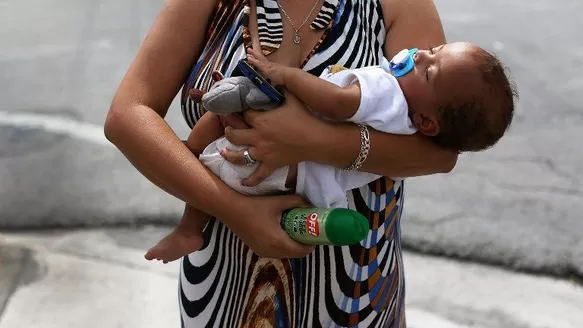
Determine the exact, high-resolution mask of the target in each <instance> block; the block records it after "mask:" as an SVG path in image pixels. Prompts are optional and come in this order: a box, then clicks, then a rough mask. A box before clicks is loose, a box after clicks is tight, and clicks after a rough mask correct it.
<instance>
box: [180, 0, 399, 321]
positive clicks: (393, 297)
mask: <svg viewBox="0 0 583 328" xmlns="http://www.w3.org/2000/svg"><path fill="white" fill-rule="evenodd" d="M257 6H258V8H257V12H258V16H259V17H258V24H259V27H260V29H259V32H260V44H261V46H262V50H263V51H264V52H270V51H276V50H277V48H278V47H279V44H280V43H281V30H280V29H281V26H282V25H281V24H282V23H281V16H280V15H279V11H277V12H276V11H275V10H272V9H273V8H277V3H276V2H275V0H258V1H257ZM248 13H249V8H248V3H247V2H246V0H220V1H219V4H218V5H217V8H216V10H215V12H214V14H213V17H214V19H213V22H211V24H210V26H209V32H208V35H207V43H206V47H205V49H204V51H203V53H202V55H201V56H200V58H199V60H198V61H197V63H196V64H195V66H194V67H193V70H192V74H191V75H190V76H189V78H188V80H187V81H186V82H185V84H184V89H183V92H182V111H183V115H184V118H185V120H186V122H187V123H188V124H189V126H191V127H192V126H193V125H194V124H195V123H196V121H197V120H198V119H199V118H200V116H201V115H202V114H203V113H204V109H203V108H200V107H199V106H198V105H197V104H196V103H193V102H192V101H191V100H190V99H189V98H188V90H189V89H190V88H193V87H194V88H197V89H201V90H208V88H209V87H210V84H211V83H212V77H211V75H212V72H213V71H214V70H219V71H221V72H222V73H223V74H224V75H225V76H229V74H230V73H231V72H232V70H233V68H234V66H235V65H236V61H237V60H238V59H240V58H243V57H244V56H245V47H246V46H249V45H250V37H249V31H248V29H247V24H248V21H249V16H248ZM262 15H263V16H262ZM311 26H312V28H325V29H326V32H325V33H324V36H323V37H322V39H321V40H320V42H319V43H318V45H317V47H316V49H314V51H312V54H311V55H310V56H309V58H307V59H306V61H305V62H304V65H302V68H303V69H304V70H306V71H309V72H310V73H312V74H315V75H319V74H320V73H321V72H322V70H323V69H324V68H325V67H327V66H328V65H332V64H339V65H342V66H345V67H348V68H356V67H362V66H366V65H377V64H378V63H379V62H380V59H381V58H382V56H383V47H382V45H383V43H384V38H385V27H384V23H383V17H382V11H381V8H380V3H379V0H374V1H366V0H339V1H338V0H325V4H324V5H323V6H322V9H321V10H320V12H319V13H318V15H317V18H316V19H315V20H314V21H313V22H312V23H311ZM403 188H404V185H403V183H402V182H394V181H392V180H390V179H386V178H381V179H379V180H377V181H374V182H372V183H370V184H368V185H366V186H362V187H361V188H357V189H354V190H352V191H350V192H349V193H348V194H347V197H348V199H349V207H350V208H353V209H356V210H358V211H359V212H360V213H363V214H364V215H365V216H367V217H368V219H369V222H370V231H369V233H368V236H367V238H366V239H365V240H364V241H362V242H361V243H360V244H357V245H353V246H349V247H332V246H320V247H317V248H316V249H315V251H314V252H313V253H312V254H310V255H309V256H307V257H306V258H302V259H291V260H266V259H261V258H258V257H257V256H256V255H255V254H254V253H253V252H252V251H251V250H250V249H249V248H248V247H247V246H245V245H244V244H243V243H242V242H241V240H239V239H238V238H237V236H235V235H234V234H233V233H232V232H231V231H230V230H229V229H227V228H226V227H225V226H224V225H223V224H222V223H221V222H219V221H218V220H212V221H211V222H210V223H209V225H208V226H207V228H206V230H205V233H204V240H205V242H204V246H203V248H202V249H201V250H200V251H198V252H195V253H193V254H190V255H188V256H186V257H184V258H183V260H182V262H181V274H180V284H179V287H180V288H179V300H180V308H181V319H182V325H183V327H185V328H195V327H249V328H254V327H290V328H291V327H355V326H357V327H372V328H376V327H385V328H402V327H405V319H404V295H405V294H404V280H403V261H402V257H401V239H400V238H401V234H400V218H401V213H402V208H403V201H404V198H403V190H404V189H403Z"/></svg>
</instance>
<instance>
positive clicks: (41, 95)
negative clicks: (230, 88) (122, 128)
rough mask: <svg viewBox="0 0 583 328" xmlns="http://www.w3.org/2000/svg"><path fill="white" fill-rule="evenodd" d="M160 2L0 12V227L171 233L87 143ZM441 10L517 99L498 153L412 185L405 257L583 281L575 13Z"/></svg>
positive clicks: (173, 114) (171, 216)
mask: <svg viewBox="0 0 583 328" xmlns="http://www.w3.org/2000/svg"><path fill="white" fill-rule="evenodd" d="M162 3H163V2H162V1H158V0H140V1H138V0H132V1H116V0H101V1H72V0H60V1H57V0H44V1H40V0H30V1H17V0H5V1H1V2H0V44H1V50H0V72H1V74H0V99H1V100H0V227H2V228H4V229H10V228H31V227H37V228H42V227H46V226H69V227H70V226H79V225H93V226H101V225H106V224H112V225H115V224H130V225H136V224H140V223H144V222H166V223H174V222H176V220H177V219H178V216H179V213H180V211H181V209H182V207H181V204H180V202H178V201H177V200H175V199H172V198H171V197H169V196H167V195H166V194H165V193H163V192H161V191H159V190H158V189H157V188H155V187H154V186H153V185H152V184H150V183H149V182H148V181H147V180H146V179H144V178H143V177H141V175H140V174H139V173H138V172H137V171H136V170H135V169H133V167H131V165H129V164H128V162H127V161H126V160H125V158H124V157H123V156H121V154H120V153H119V152H118V151H116V150H115V149H113V148H112V147H109V146H104V141H103V137H102V136H99V135H98V134H95V131H99V130H100V129H101V124H102V123H103V120H104V118H105V113H106V111H107V109H108V106H109V102H110V99H111V97H112V95H113V93H114V91H115V89H116V87H117V85H118V83H119V81H120V79H121V77H122V76H123V74H124V72H125V70H126V68H127V66H128V65H129V63H130V61H131V59H132V58H133V56H134V55H135V52H136V49H137V47H138V46H139V44H140V42H141V40H142V38H143V37H144V35H145V33H146V31H147V29H148V27H149V25H150V24H151V22H152V20H153V18H154V16H155V14H156V12H157V10H158V9H159V8H160V6H161V5H162ZM437 5H438V8H439V10H440V12H441V16H442V17H443V21H444V24H445V28H446V32H447V34H448V37H449V39H450V40H461V39H463V40H472V41H475V42H477V43H479V44H481V45H483V46H484V47H486V48H488V49H490V50H495V52H496V53H497V54H498V55H499V56H500V57H501V59H502V60H503V61H504V62H505V63H506V64H507V65H508V66H509V67H510V69H511V71H512V74H513V76H514V77H515V78H516V80H517V83H518V86H519V90H520V94H521V101H520V103H519V106H518V109H517V118H516V121H515V124H514V126H513V128H512V130H511V132H510V133H509V134H508V136H507V137H506V138H505V139H504V140H503V141H502V142H501V143H500V145H499V146H497V147H496V148H494V149H493V150H491V151H488V152H486V153H483V154H474V155H464V156H463V157H462V158H461V160H460V162H459V165H458V167H457V168H456V170H455V171H454V172H453V173H452V174H449V175H436V176H432V177H427V178H419V179H410V180H409V182H408V184H407V196H406V204H407V205H406V206H407V208H406V211H405V220H404V239H405V244H406V245H407V247H409V248H410V249H415V250H420V251H423V252H432V253H438V254H446V255H451V256H456V257H461V258H467V259H475V260H477V261H482V262H491V263H497V264H502V265H506V266H510V267H512V268H517V269H523V270H531V271H537V272H548V273H553V274H559V275H570V274H574V275H579V276H581V275H583V241H582V238H581V234H582V231H583V219H582V217H581V213H583V205H582V204H583V202H582V201H581V200H582V188H581V181H580V179H579V176H580V175H581V173H582V167H583V165H581V164H583V155H582V154H583V152H581V150H580V149H581V147H580V145H579V144H580V142H578V140H579V139H581V137H583V130H582V129H581V128H580V127H581V123H582V120H583V115H582V114H583V109H582V105H581V103H582V101H583V98H582V97H583V96H582V93H581V92H580V90H582V87H583V79H582V78H581V76H583V37H582V35H581V33H582V32H581V31H583V23H582V20H581V19H580V17H581V13H582V12H583V3H582V2H581V1H578V0H558V1H551V0H535V1H517V0H513V1H503V0H492V1H487V2H485V1H479V0H437ZM180 115H181V114H180V110H179V108H178V103H177V102H175V103H174V104H173V105H172V108H171V110H170V115H169V117H168V121H169V123H170V124H171V126H172V127H173V128H175V129H176V131H177V133H178V134H179V135H180V136H181V137H185V136H186V133H187V128H186V125H185V124H184V123H183V122H182V120H181V117H180ZM31 117H36V118H37V119H38V120H39V121H40V122H45V123H43V124H40V123H39V122H36V123H35V122H33V121H34V120H32V119H30V118H31ZM51 120H52V121H51ZM48 121H50V122H52V123H51V124H52V125H51V124H49V123H46V122H48ZM53 123H54V124H53ZM14 256H18V255H14Z"/></svg>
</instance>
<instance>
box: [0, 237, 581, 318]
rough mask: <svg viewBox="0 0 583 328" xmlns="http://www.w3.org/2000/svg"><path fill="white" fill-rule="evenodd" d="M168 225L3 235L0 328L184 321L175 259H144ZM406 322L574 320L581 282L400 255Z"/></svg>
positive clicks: (578, 315)
mask: <svg viewBox="0 0 583 328" xmlns="http://www.w3.org/2000/svg"><path fill="white" fill-rule="evenodd" d="M166 232H167V230H165V229H162V228H154V227H148V228H143V229H139V230H130V229H97V230H79V231H68V232H50V233H43V232H31V233H0V268H1V270H0V328H30V327H35V328H69V327H71V328H76V327H84V328H97V327H99V328H103V327H107V328H109V327H115V328H126V327H127V328H136V327H139V328H158V327H176V328H178V327H179V326H180V321H179V316H178V309H177V305H176V301H177V294H176V293H177V285H176V277H177V272H178V263H171V264H169V265H161V264H159V263H150V262H147V261H145V260H143V257H142V256H143V253H144V250H145V249H146V248H147V247H148V246H150V245H151V244H152V243H153V242H155V241H156V240H157V239H158V238H159V237H160V236H162V235H163V234H165V233H166ZM405 270H406V275H407V304H408V306H407V311H408V317H407V321H408V323H409V327H410V328H462V327H474V328H498V327H500V328H513V327H516V328H580V327H582V326H583V309H582V305H583V287H581V286H578V285H576V284H574V283H572V282H568V281H561V280H556V279H550V278H545V277H534V276H529V275H525V274H518V273H512V272H508V271H505V270H501V269H495V268H489V267H485V266H481V265H476V264H464V263H459V262H456V261H452V260H446V259H441V258H432V257H427V256H419V255H416V254H411V253H406V254H405Z"/></svg>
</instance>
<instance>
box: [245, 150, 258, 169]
mask: <svg viewBox="0 0 583 328" xmlns="http://www.w3.org/2000/svg"><path fill="white" fill-rule="evenodd" d="M243 160H244V161H245V165H247V166H252V165H253V164H255V163H257V161H256V160H254V159H253V158H252V157H251V155H249V150H248V149H247V150H245V151H244V152H243Z"/></svg>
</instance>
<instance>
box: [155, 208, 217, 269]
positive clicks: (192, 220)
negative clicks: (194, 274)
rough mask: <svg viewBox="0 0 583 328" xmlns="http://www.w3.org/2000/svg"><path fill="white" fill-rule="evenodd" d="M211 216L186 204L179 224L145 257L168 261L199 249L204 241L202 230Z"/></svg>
mask: <svg viewBox="0 0 583 328" xmlns="http://www.w3.org/2000/svg"><path fill="white" fill-rule="evenodd" d="M210 218H211V216H210V215H208V214H206V213H205V212H203V211H201V210H199V209H197V208H195V207H192V206H190V205H188V204H186V206H185V208H184V214H183V215H182V218H181V219H180V222H179V223H178V226H177V227H176V228H175V229H174V231H172V232H171V233H170V234H168V235H167V236H166V237H164V238H163V239H162V240H161V241H159V242H158V244H156V245H155V246H154V247H152V248H150V250H149V251H148V252H147V253H146V255H145V256H144V257H145V258H146V260H153V259H156V260H158V261H162V262H164V263H168V262H172V261H175V260H178V259H179V258H182V257H183V256H186V255H188V254H190V253H192V252H194V251H197V250H199V249H200V248H201V247H202V243H203V239H202V231H203V229H204V227H205V226H206V224H207V223H208V221H209V220H210Z"/></svg>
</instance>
